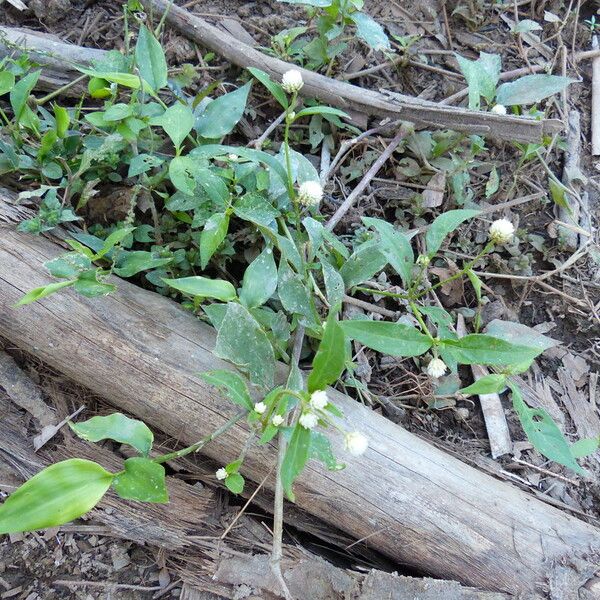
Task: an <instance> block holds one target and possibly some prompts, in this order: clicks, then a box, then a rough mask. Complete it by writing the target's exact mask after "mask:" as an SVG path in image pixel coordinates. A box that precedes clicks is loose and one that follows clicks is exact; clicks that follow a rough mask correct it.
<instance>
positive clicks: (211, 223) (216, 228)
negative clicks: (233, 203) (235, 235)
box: [200, 213, 229, 269]
mask: <svg viewBox="0 0 600 600" xmlns="http://www.w3.org/2000/svg"><path fill="white" fill-rule="evenodd" d="M228 228H229V215H227V214H226V213H215V214H214V215H212V217H210V219H208V221H206V223H205V225H204V229H203V230H202V233H201V234H200V266H201V267H202V268H203V269H206V265H208V262H209V261H210V259H211V258H212V255H213V254H214V253H215V252H216V251H217V248H218V247H219V246H220V245H221V244H222V243H223V240H224V239H225V236H226V235H227V230H228Z"/></svg>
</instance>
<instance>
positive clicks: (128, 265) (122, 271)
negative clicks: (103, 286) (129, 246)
mask: <svg viewBox="0 0 600 600" xmlns="http://www.w3.org/2000/svg"><path fill="white" fill-rule="evenodd" d="M171 262H173V258H172V257H166V258H161V257H159V256H155V255H154V253H153V252H147V251H145V250H134V251H133V252H121V253H120V254H119V259H118V261H117V266H116V267H115V268H114V273H115V275H118V276H119V277H133V276H134V275H137V274H138V273H141V272H142V271H148V270H149V269H156V268H157V267H164V266H165V265H168V264H169V263H171Z"/></svg>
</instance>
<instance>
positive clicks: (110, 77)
mask: <svg viewBox="0 0 600 600" xmlns="http://www.w3.org/2000/svg"><path fill="white" fill-rule="evenodd" d="M77 70H78V71H80V72H81V73H84V74H85V75H88V76H89V77H97V78H99V79H106V81H109V82H111V83H116V84H118V85H122V86H123V87H126V88H130V89H132V90H139V89H140V88H141V89H143V91H144V92H146V93H148V94H151V95H152V96H155V95H156V92H155V91H154V89H153V88H152V86H151V85H150V84H149V83H148V82H147V81H146V80H145V79H143V78H142V77H140V76H138V75H132V74H131V73H116V72H107V71H96V70H95V69H83V68H80V67H77Z"/></svg>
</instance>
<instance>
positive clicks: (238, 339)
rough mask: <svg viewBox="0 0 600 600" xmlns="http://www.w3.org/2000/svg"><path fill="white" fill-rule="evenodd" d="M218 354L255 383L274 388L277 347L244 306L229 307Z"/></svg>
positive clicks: (218, 343) (219, 336) (230, 305)
mask: <svg viewBox="0 0 600 600" xmlns="http://www.w3.org/2000/svg"><path fill="white" fill-rule="evenodd" d="M214 352H215V354H216V355H217V356H219V357H220V358H223V359H225V360H228V361H230V362H232V363H233V364H234V365H236V366H237V367H238V368H239V369H240V370H242V371H243V372H244V373H247V374H248V377H249V378H250V381H251V382H252V383H254V384H256V385H258V386H260V387H263V388H267V389H268V388H272V387H273V377H274V373H275V354H274V352H273V347H272V346H271V342H270V341H269V338H268V337H267V334H266V333H265V332H264V331H263V329H262V328H261V326H260V325H259V323H258V322H257V321H256V319H255V318H254V317H253V316H252V315H251V314H250V313H249V312H248V310H247V309H246V308H244V307H243V306H242V305H241V304H237V303H234V302H230V303H229V304H227V312H226V313H225V317H224V318H223V321H222V322H221V327H220V328H219V333H218V335H217V343H216V346H215V350H214Z"/></svg>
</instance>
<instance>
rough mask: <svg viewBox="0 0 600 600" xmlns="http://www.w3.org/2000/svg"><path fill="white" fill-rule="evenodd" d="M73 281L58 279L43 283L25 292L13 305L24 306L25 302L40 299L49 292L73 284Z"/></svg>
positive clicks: (28, 302) (51, 292) (52, 292)
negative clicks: (57, 280)
mask: <svg viewBox="0 0 600 600" xmlns="http://www.w3.org/2000/svg"><path fill="white" fill-rule="evenodd" d="M73 283H75V282H74V281H59V282H57V283H49V284H48V285H44V286H42V287H38V288H34V289H33V290H31V291H30V292H27V293H26V294H25V295H24V296H23V297H22V298H21V299H20V300H19V301H18V302H17V303H16V304H15V306H24V305H25V304H30V303H31V302H35V301H36V300H41V299H42V298H45V297H46V296H49V295H50V294H54V292H58V290H61V289H62V288H65V287H68V286H70V285H73Z"/></svg>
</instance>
